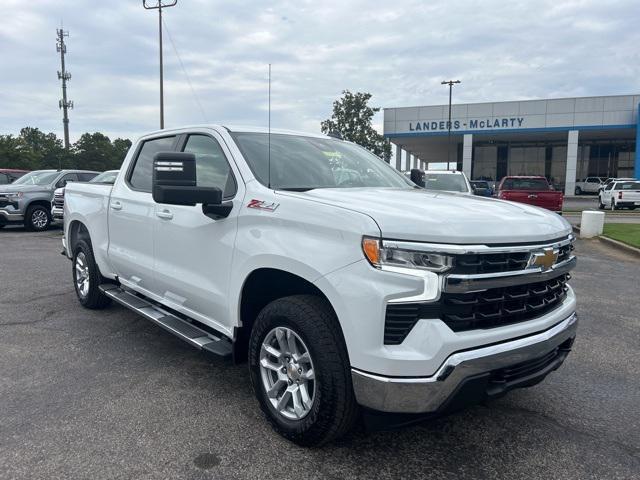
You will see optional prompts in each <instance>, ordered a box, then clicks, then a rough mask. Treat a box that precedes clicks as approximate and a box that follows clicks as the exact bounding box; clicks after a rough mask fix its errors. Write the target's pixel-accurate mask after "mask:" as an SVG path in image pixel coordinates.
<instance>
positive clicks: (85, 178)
mask: <svg viewBox="0 0 640 480" xmlns="http://www.w3.org/2000/svg"><path fill="white" fill-rule="evenodd" d="M96 175H97V173H79V174H78V178H79V179H80V181H81V182H88V181H89V180H91V179H92V178H93V177H95V176H96Z"/></svg>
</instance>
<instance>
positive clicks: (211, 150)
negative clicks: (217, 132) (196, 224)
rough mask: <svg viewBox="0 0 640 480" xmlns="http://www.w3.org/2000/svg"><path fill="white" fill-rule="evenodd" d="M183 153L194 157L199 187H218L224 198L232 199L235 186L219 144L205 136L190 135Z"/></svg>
mask: <svg viewBox="0 0 640 480" xmlns="http://www.w3.org/2000/svg"><path fill="white" fill-rule="evenodd" d="M183 151H184V152H187V153H193V154H195V156H196V179H197V184H198V186H199V187H218V188H219V189H220V190H222V191H223V197H224V198H230V197H233V196H234V195H235V194H236V190H237V186H236V181H235V178H234V177H233V172H232V171H231V167H230V166H229V162H227V157H225V155H224V152H223V151H222V148H221V147H220V144H219V143H218V142H217V141H216V140H215V139H214V138H211V137H208V136H206V135H190V136H189V138H188V139H187V143H186V145H185V146H184V150H183Z"/></svg>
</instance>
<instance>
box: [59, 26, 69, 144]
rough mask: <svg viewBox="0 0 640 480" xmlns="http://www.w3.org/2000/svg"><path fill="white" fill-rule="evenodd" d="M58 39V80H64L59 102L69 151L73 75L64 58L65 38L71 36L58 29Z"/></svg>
mask: <svg viewBox="0 0 640 480" xmlns="http://www.w3.org/2000/svg"><path fill="white" fill-rule="evenodd" d="M56 33H57V34H58V38H57V39H56V50H57V51H58V52H60V65H61V70H59V71H58V80H62V100H60V101H59V102H58V106H59V108H61V109H62V125H63V126H64V148H66V149H67V150H68V149H69V112H68V110H69V109H70V108H73V102H72V101H70V100H67V82H68V81H69V80H71V73H69V72H67V71H66V70H65V67H64V56H65V54H66V53H67V45H66V44H65V43H64V37H68V36H69V32H65V31H64V30H63V29H62V28H58V29H56Z"/></svg>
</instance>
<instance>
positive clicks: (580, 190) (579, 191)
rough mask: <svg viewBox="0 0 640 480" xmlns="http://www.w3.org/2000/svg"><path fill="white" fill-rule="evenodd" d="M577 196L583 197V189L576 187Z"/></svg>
mask: <svg viewBox="0 0 640 480" xmlns="http://www.w3.org/2000/svg"><path fill="white" fill-rule="evenodd" d="M576 195H582V189H581V188H580V187H576Z"/></svg>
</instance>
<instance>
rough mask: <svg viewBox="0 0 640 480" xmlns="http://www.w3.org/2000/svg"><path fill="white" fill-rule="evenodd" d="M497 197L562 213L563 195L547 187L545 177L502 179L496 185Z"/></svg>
mask: <svg viewBox="0 0 640 480" xmlns="http://www.w3.org/2000/svg"><path fill="white" fill-rule="evenodd" d="M497 197H498V198H501V199H503V200H511V201H513V202H520V203H527V204H529V205H535V206H536V207H542V208H546V209H547V210H551V211H553V212H556V213H562V204H563V202H564V195H563V194H562V192H560V191H558V190H554V188H553V187H552V186H551V185H549V182H548V181H547V179H546V178H545V177H525V176H521V177H504V178H503V179H502V181H501V182H500V184H499V185H498V192H497Z"/></svg>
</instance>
